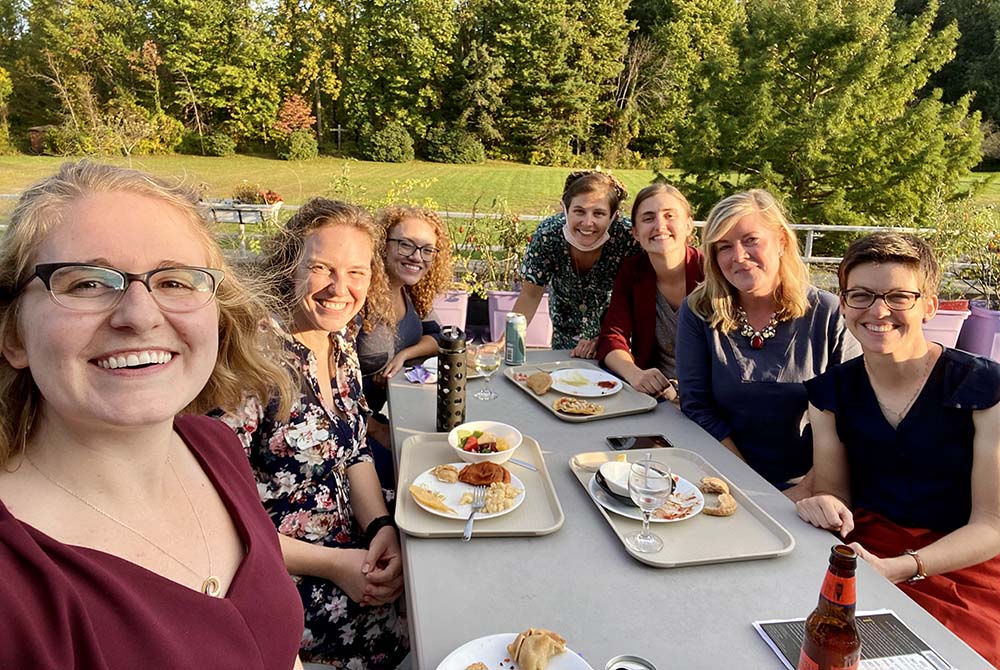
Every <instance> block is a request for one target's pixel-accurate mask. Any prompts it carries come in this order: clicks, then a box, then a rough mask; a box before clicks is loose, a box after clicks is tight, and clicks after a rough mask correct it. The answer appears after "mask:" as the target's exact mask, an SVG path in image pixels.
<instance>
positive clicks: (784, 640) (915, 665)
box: [753, 610, 952, 670]
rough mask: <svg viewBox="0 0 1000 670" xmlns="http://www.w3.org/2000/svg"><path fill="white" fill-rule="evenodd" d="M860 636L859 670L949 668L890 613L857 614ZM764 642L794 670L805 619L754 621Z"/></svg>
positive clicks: (882, 611)
mask: <svg viewBox="0 0 1000 670" xmlns="http://www.w3.org/2000/svg"><path fill="white" fill-rule="evenodd" d="M855 618H856V620H857V622H858V632H859V634H860V635H861V663H860V664H859V665H858V667H859V669H860V670H949V668H951V667H952V666H951V664H950V663H948V662H947V661H945V660H944V659H943V658H941V656H940V655H939V654H938V653H937V652H936V651H934V650H933V649H931V648H930V646H929V645H928V644H927V643H926V642H924V641H923V640H921V639H920V638H919V637H917V635H916V633H914V632H913V631H911V630H910V629H909V628H907V626H906V624H904V623H903V622H902V621H900V619H899V617H897V616H896V613H895V612H893V611H892V610H873V611H868V612H858V613H857V615H856V617H855ZM753 627H754V628H756V629H757V632H758V633H760V636H761V637H762V638H764V641H765V642H767V645H768V646H769V647H770V648H771V650H772V651H773V652H774V653H775V655H777V657H778V658H779V659H780V660H781V662H782V663H783V664H784V666H785V667H786V668H788V670H795V666H796V664H797V663H798V660H799V648H800V647H801V646H802V638H803V636H804V635H805V619H804V618H802V619H775V620H771V621H754V622H753Z"/></svg>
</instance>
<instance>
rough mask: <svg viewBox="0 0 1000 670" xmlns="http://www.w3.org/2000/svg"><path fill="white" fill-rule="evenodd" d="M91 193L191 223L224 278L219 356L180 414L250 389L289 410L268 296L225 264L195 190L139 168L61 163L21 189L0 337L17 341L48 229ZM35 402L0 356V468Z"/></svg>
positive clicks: (2, 260)
mask: <svg viewBox="0 0 1000 670" xmlns="http://www.w3.org/2000/svg"><path fill="white" fill-rule="evenodd" d="M95 193H133V194H137V195H141V196H145V197H147V198H151V199H153V200H157V201H159V202H160V203H162V206H164V207H172V208H174V209H175V210H177V211H178V212H180V213H181V214H182V215H183V216H184V217H185V218H186V219H187V220H188V221H189V222H190V223H191V232H192V233H193V234H194V235H195V236H196V237H197V238H198V239H199V241H200V242H201V243H202V244H203V245H204V247H205V250H206V253H207V255H208V262H209V265H210V267H213V268H217V269H219V270H222V271H223V272H224V273H225V279H224V280H223V281H222V283H220V284H219V287H218V291H217V293H216V296H215V303H216V305H217V308H218V311H219V355H218V358H217V359H216V362H215V368H214V369H213V370H212V374H211V376H210V377H209V380H208V383H207V384H206V385H205V388H203V389H202V391H201V393H199V394H198V396H197V397H196V398H195V399H194V400H192V401H191V403H190V404H189V405H188V406H187V407H186V408H184V410H183V411H184V412H185V413H197V414H203V413H205V412H207V411H209V410H211V409H214V408H217V407H218V408H222V409H225V410H235V409H236V408H237V407H239V406H240V404H241V403H242V401H243V399H244V394H245V393H247V392H249V393H256V394H259V395H260V397H265V398H266V397H272V398H274V397H276V398H278V399H279V408H280V411H281V412H282V413H287V412H288V411H289V409H290V408H291V406H292V402H293V400H294V399H295V398H297V395H298V383H297V381H296V380H295V379H294V378H293V376H292V374H291V372H290V370H289V368H288V367H287V366H285V365H284V364H283V353H282V352H283V348H282V346H281V343H280V342H279V341H277V340H276V339H275V338H274V336H273V335H272V334H271V333H270V331H269V330H267V329H263V328H262V327H261V325H262V324H263V323H266V321H267V319H268V316H269V314H270V312H271V310H272V308H273V305H272V303H271V301H270V300H269V299H268V297H267V294H266V293H264V292H262V291H260V290H258V287H256V286H254V285H253V284H252V282H251V280H250V279H249V278H248V277H245V276H243V275H241V273H240V272H238V271H237V270H236V269H235V268H233V267H232V266H230V265H229V264H228V263H227V262H226V260H225V257H224V256H223V254H222V249H221V247H219V243H218V242H217V241H216V237H215V234H214V231H213V230H212V228H211V227H210V224H209V223H208V221H207V219H206V217H204V216H203V215H202V213H201V211H200V210H199V206H198V201H199V196H198V194H197V193H196V192H195V191H194V190H192V189H189V188H186V187H184V186H182V185H179V184H170V183H168V182H166V181H165V180H162V179H159V178H157V177H154V176H152V175H149V174H146V173H144V172H139V171H138V170H131V169H125V168H119V167H113V166H110V165H101V164H97V163H92V162H90V161H79V162H76V163H64V164H63V165H62V166H61V167H60V168H59V171H58V172H57V173H56V174H55V175H53V176H51V177H47V178H45V179H43V180H42V181H40V182H38V183H37V184H34V185H33V186H31V187H29V188H28V189H27V190H25V191H24V193H23V194H22V195H21V198H20V199H19V200H18V202H17V205H15V207H14V211H13V212H12V213H11V218H10V225H9V226H8V227H7V231H6V233H5V234H4V236H3V240H2V242H0V337H3V338H5V339H6V338H13V341H18V339H19V338H20V333H19V332H18V311H19V304H20V301H19V299H18V298H19V292H18V290H19V287H21V286H22V284H23V283H24V282H25V281H26V280H27V278H28V277H29V276H31V273H32V272H33V270H34V258H35V256H36V254H37V251H38V248H39V247H40V246H41V244H42V242H43V241H44V240H45V239H46V237H47V236H48V235H49V233H50V232H51V231H52V230H53V229H54V228H56V227H58V226H71V225H73V216H72V208H73V205H74V204H75V203H76V202H78V201H79V200H80V199H82V198H86V197H87V196H89V195H92V194H95ZM135 225H142V223H141V222H136V224H135ZM41 400H42V397H41V393H40V392H39V390H38V387H37V386H36V385H35V382H34V381H33V379H32V377H31V371H30V369H27V368H26V369H17V368H15V367H13V366H12V365H11V364H10V362H9V361H8V360H7V359H6V358H3V357H0V467H2V466H4V465H6V464H7V463H8V462H9V461H10V459H11V458H12V457H13V456H14V455H16V454H18V453H21V452H23V451H24V448H25V446H26V444H27V442H28V440H29V439H30V438H31V435H32V431H33V429H34V420H35V417H36V415H37V412H38V409H39V407H40V404H41Z"/></svg>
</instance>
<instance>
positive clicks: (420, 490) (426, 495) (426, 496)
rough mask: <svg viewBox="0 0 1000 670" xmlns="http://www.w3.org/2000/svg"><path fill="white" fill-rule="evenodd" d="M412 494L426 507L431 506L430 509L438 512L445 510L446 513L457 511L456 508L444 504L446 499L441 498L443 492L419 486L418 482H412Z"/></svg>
mask: <svg viewBox="0 0 1000 670" xmlns="http://www.w3.org/2000/svg"><path fill="white" fill-rule="evenodd" d="M410 495H411V496H413V499H414V500H416V501H417V502H418V503H420V504H421V505H423V506H424V507H429V508H430V509H433V510H437V511H438V512H444V513H445V514H454V513H455V510H453V509H452V508H450V507H448V506H447V505H445V504H444V501H443V500H442V499H441V494H439V493H437V492H435V491H432V490H430V489H429V488H426V487H423V486H417V485H416V484H410Z"/></svg>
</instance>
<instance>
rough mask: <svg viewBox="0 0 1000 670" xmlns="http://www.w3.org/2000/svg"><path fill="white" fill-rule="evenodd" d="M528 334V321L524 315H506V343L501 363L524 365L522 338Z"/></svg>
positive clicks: (511, 313)
mask: <svg viewBox="0 0 1000 670" xmlns="http://www.w3.org/2000/svg"><path fill="white" fill-rule="evenodd" d="M527 332H528V320H527V319H525V318H524V314H518V313H517V312H508V313H507V328H506V331H505V339H506V341H507V344H506V346H505V347H504V352H503V362H504V363H506V364H507V365H524V336H525V334H526V333H527Z"/></svg>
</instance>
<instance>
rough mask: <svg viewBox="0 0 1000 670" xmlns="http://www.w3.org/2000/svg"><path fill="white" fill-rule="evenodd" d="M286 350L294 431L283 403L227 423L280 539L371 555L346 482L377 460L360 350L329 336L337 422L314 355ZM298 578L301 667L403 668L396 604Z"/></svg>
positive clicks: (249, 407) (252, 408) (290, 344)
mask: <svg viewBox="0 0 1000 670" xmlns="http://www.w3.org/2000/svg"><path fill="white" fill-rule="evenodd" d="M285 341H286V344H285V346H286V348H287V349H288V351H289V352H290V353H291V354H292V356H293V360H294V361H295V362H296V363H297V364H298V366H299V373H300V374H301V376H302V390H301V395H300V396H299V399H298V402H296V403H295V406H294V407H293V408H292V413H291V416H290V417H289V419H288V421H287V422H286V421H281V420H279V419H278V418H277V417H276V411H277V404H276V403H275V402H271V403H269V404H268V406H267V408H262V407H261V404H260V403H259V402H257V401H256V399H248V400H247V401H246V402H245V403H244V405H243V407H242V408H241V410H240V411H239V412H238V413H237V414H236V415H232V416H228V417H224V420H226V422H227V423H229V425H230V426H232V427H233V429H234V430H235V431H236V433H237V435H239V437H240V440H241V441H242V442H243V446H244V448H245V449H246V452H247V455H248V456H249V458H250V465H251V466H252V467H253V471H254V475H255V476H256V478H257V489H258V492H259V493H260V498H261V501H262V502H263V504H264V509H265V510H267V513H268V514H269V515H270V517H271V520H272V521H273V522H274V525H275V526H276V527H277V528H278V532H280V533H282V534H283V535H287V536H289V537H293V538H296V539H299V540H305V541H307V542H312V543H314V544H321V545H323V546H326V547H338V548H350V549H365V548H367V543H366V542H365V539H364V535H363V532H362V529H361V528H359V527H358V524H357V522H356V521H355V519H354V513H353V510H352V509H351V500H350V493H351V491H350V483H349V481H348V478H347V470H348V468H350V467H351V466H353V465H356V464H358V463H361V462H366V461H367V462H371V460H372V457H371V452H370V451H369V449H368V446H367V445H366V443H365V432H366V425H367V418H368V415H369V411H368V406H367V405H366V404H365V400H364V396H363V395H362V393H361V373H360V369H359V367H358V357H357V354H356V353H355V350H354V345H353V344H352V341H351V340H350V339H348V337H347V333H346V332H340V333H331V335H330V341H331V345H332V351H331V357H332V360H333V361H334V362H335V375H331V377H332V379H331V388H332V390H333V396H334V397H333V400H334V404H335V405H336V408H337V410H339V415H338V413H337V412H334V411H332V410H331V409H329V408H327V406H326V405H325V403H324V401H323V399H322V396H321V394H320V387H319V380H318V376H317V361H316V357H315V355H314V354H313V352H312V351H311V350H309V349H308V348H307V347H305V346H304V345H302V344H301V343H299V342H298V341H296V340H295V339H293V338H292V337H291V336H287V335H286V338H285ZM331 372H334V368H333V367H332V368H331ZM292 577H293V580H294V581H295V584H296V586H297V587H298V590H299V595H300V597H301V598H302V605H303V607H304V609H305V630H304V632H303V636H302V650H301V657H302V660H303V661H312V662H316V663H327V664H330V665H332V666H334V667H338V668H347V669H348V670H364V669H366V668H370V669H378V668H395V667H396V666H397V665H399V663H400V661H401V660H402V659H403V657H404V656H405V655H406V653H407V650H408V648H409V644H408V640H407V628H406V619H405V616H404V615H403V614H402V613H401V612H400V611H399V610H398V609H397V607H396V604H395V603H393V604H390V605H384V606H379V607H362V606H361V605H359V604H358V603H356V602H354V601H353V600H351V599H350V598H349V597H348V596H347V594H345V593H344V592H343V591H341V590H340V588H339V587H337V585H336V584H334V583H333V582H331V581H329V580H326V579H322V578H319V577H310V576H299V575H293V576H292Z"/></svg>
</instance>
